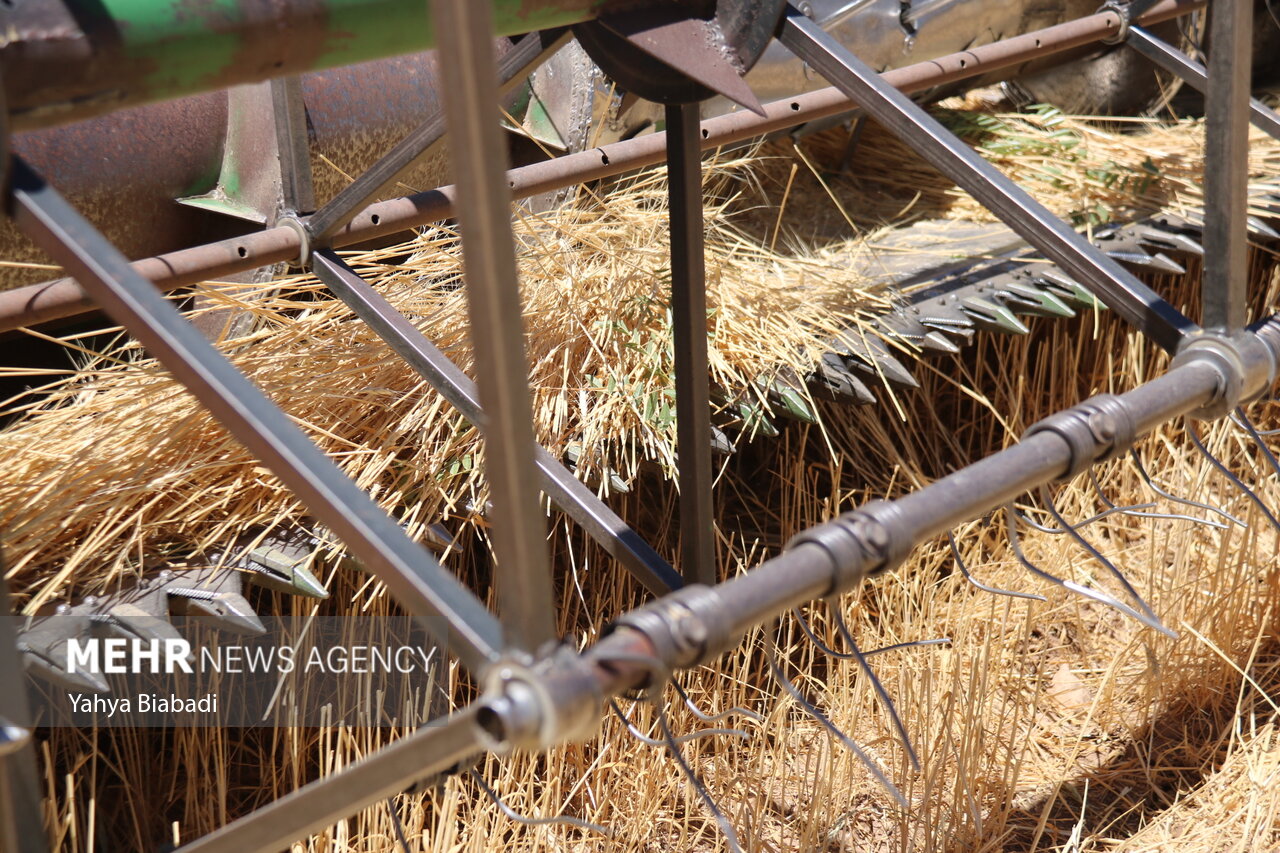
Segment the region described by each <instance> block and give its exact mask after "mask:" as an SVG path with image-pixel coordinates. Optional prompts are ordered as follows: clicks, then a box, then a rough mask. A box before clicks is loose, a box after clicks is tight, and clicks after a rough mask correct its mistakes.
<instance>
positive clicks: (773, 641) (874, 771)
mask: <svg viewBox="0 0 1280 853" xmlns="http://www.w3.org/2000/svg"><path fill="white" fill-rule="evenodd" d="M777 648H778V636H777V632H776V631H775V632H772V633H771V634H770V637H769V642H767V643H765V647H764V651H765V657H766V658H767V659H768V661H769V672H770V673H772V675H773V679H774V681H776V682H778V686H779V687H781V688H782V689H783V690H785V691H786V692H787V694H788V695H790V696H791V698H792V699H794V700H795V701H796V703H797V704H798V705H799V706H800V707H801V708H802V709H803V710H804V712H805V713H806V714H808V715H809V716H810V717H813V718H814V719H815V720H817V721H818V723H819V724H820V725H821V726H822V727H823V728H824V729H826V730H827V731H828V732H830V733H831V734H832V735H834V736H835V737H836V739H837V740H839V741H840V742H841V743H842V744H844V745H845V747H846V748H847V749H848V750H849V751H850V752H852V753H853V754H854V755H855V756H857V758H858V760H859V761H861V762H862V764H863V766H864V767H866V768H867V770H869V771H871V775H872V776H873V777H874V778H875V780H876V781H877V782H879V783H880V785H881V787H883V788H884V789H885V790H886V791H888V792H889V793H890V794H891V795H892V796H893V798H894V799H895V800H896V801H897V802H898V805H900V806H901V807H902V808H904V809H906V808H909V807H910V805H909V804H908V803H907V798H906V797H904V796H903V795H902V792H901V791H899V790H898V786H896V785H894V784H893V783H892V782H890V781H889V777H888V776H886V775H885V774H884V771H883V770H881V769H880V767H879V765H877V764H876V763H875V762H874V761H872V760H871V757H870V756H869V755H867V754H866V753H865V752H863V751H862V747H860V746H858V744H857V743H855V742H854V740H853V738H851V737H849V736H848V735H847V734H845V733H844V732H843V731H842V730H841V729H840V727H839V726H837V725H836V724H835V723H833V722H831V720H830V719H828V717H827V715H826V714H824V713H822V711H820V710H819V709H818V707H817V706H816V705H814V704H813V703H812V702H810V701H809V700H808V699H806V698H805V697H804V694H803V693H801V692H800V688H798V687H796V686H795V685H794V684H793V683H792V682H791V679H789V678H787V676H786V673H784V672H783V671H782V667H781V665H780V664H779V663H778V656H777V654H776V650H777Z"/></svg>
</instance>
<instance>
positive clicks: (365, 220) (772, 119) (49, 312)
mask: <svg viewBox="0 0 1280 853" xmlns="http://www.w3.org/2000/svg"><path fill="white" fill-rule="evenodd" d="M1205 3H1206V0H1162V2H1160V3H1158V4H1157V5H1155V6H1153V7H1152V8H1151V9H1150V10H1148V11H1147V12H1146V13H1145V14H1143V15H1142V16H1141V17H1140V18H1139V23H1142V24H1146V25H1150V24H1155V23H1159V22H1161V21H1165V20H1168V19H1170V18H1174V17H1177V16H1179V15H1184V14H1187V13H1189V12H1193V11H1195V10H1197V9H1200V8H1202V7H1203V6H1204V5H1205ZM1119 26H1120V18H1119V16H1118V15H1116V14H1115V13H1114V12H1110V11H1107V12H1100V13H1098V14H1096V15H1089V16H1087V17H1084V18H1080V19H1078V20H1075V21H1070V22H1068V23H1065V24H1058V25H1056V26H1052V27H1047V28H1045V29H1043V30H1037V31H1035V32H1031V33H1027V34H1026V35H1021V36H1016V37H1014V38H1011V39H1005V40H1004V41H999V42H994V43H992V44H988V45H982V46H980V47H975V48H973V49H971V50H967V51H961V52H959V53H953V54H950V55H948V56H943V57H939V58H938V59H932V60H929V61H927V62H919V63H916V64H914V65H908V66H904V67H903V68H899V69H896V70H893V71H888V72H886V73H885V75H884V78H885V80H886V81H887V82H888V83H890V84H891V85H893V86H895V87H897V88H899V89H901V90H902V91H904V92H907V93H912V92H920V91H924V90H927V89H931V88H933V87H935V86H940V85H942V84H944V83H951V82H955V81H957V80H963V79H967V78H970V77H977V76H983V75H988V74H992V73H995V72H1011V71H1013V70H1016V69H1017V67H1019V66H1021V65H1023V64H1025V63H1027V62H1030V61H1033V60H1039V59H1045V58H1047V57H1050V56H1053V55H1054V54H1057V53H1062V52H1064V51H1067V50H1071V49H1074V48H1077V47H1081V46H1083V45H1087V44H1091V43H1094V42H1098V41H1100V40H1102V39H1105V38H1110V37H1114V36H1115V34H1116V33H1117V31H1118V28H1119ZM853 108H854V104H853V103H852V102H851V101H850V100H849V99H848V98H846V97H845V96H844V95H843V94H841V93H840V92H839V90H837V89H836V88H834V87H831V88H827V89H820V90H818V91H816V92H810V93H808V94H805V95H799V96H797V97H795V98H784V99H782V100H778V101H773V102H772V103H769V104H767V105H766V106H765V117H764V118H760V117H759V116H756V115H754V114H752V113H749V112H746V111H740V112H737V113H730V114H728V115H724V116H720V117H718V118H714V119H710V120H708V121H705V122H703V124H702V129H703V133H704V136H703V142H702V147H703V149H704V150H705V149H711V148H716V147H719V146H722V145H729V144H732V143H735V142H741V141H743V140H747V139H752V138H755V137H758V136H763V135H766V134H770V133H775V132H777V131H782V130H786V129H788V128H791V127H794V126H796V125H798V124H803V123H805V122H809V121H815V120H817V119H821V118H827V117H829V116H834V115H839V114H841V113H845V112H848V111H850V110H852V109H853ZM665 148H666V136H665V134H663V133H654V134H649V135H647V136H640V137H636V138H634V139H629V140H625V141H623V142H618V143H614V144H612V145H606V146H604V147H601V148H593V149H589V150H587V151H583V152H580V153H577V154H570V155H567V156H564V157H559V158H556V159H554V160H549V161H546V162H542V163H535V164H532V165H530V166H523V167H521V168H518V169H513V170H511V171H510V172H509V173H508V176H507V177H508V183H509V184H510V188H511V194H512V197H514V198H528V197H530V196H534V195H538V194H539V193H544V192H549V191H551V190H556V189H560V188H563V187H566V186H570V185H572V184H575V183H580V182H583V181H592V180H598V179H600V178H607V177H611V176H614V175H618V174H622V173H624V172H629V171H633V170H635V169H641V168H644V167H646V166H652V165H654V164H656V163H661V162H662V161H663V159H664V156H665V153H664V152H665ZM454 198H455V197H454V189H453V187H441V188H440V189H436V190H431V191H429V192H425V193H418V194H416V195H411V196H406V197H404V198H399V199H392V200H390V201H384V202H380V203H378V204H374V205H370V206H369V207H367V208H365V209H364V210H363V211H362V212H361V213H360V214H358V215H357V216H355V217H354V218H353V219H352V220H351V222H350V223H348V224H347V226H346V227H345V228H343V229H341V230H339V231H338V232H337V233H335V234H334V237H333V244H332V245H333V246H335V247H338V248H340V247H342V246H349V245H352V244H354V243H360V242H363V241H365V240H371V239H374V238H376V237H383V236H386V235H390V234H395V233H398V232H400V231H405V230H408V229H410V228H417V227H420V226H422V225H426V224H429V223H432V222H437V221H439V220H442V219H448V218H450V217H452V216H454V215H455V213H456V212H455V210H454ZM301 248H302V247H301V242H300V240H299V236H298V233H297V232H296V231H294V230H293V229H292V228H283V227H282V228H268V229H266V230H263V231H260V232H257V233H254V234H248V235H245V236H244V237H239V238H235V239H231V240H221V241H218V242H215V243H208V244H206V245H203V246H196V247H193V248H190V249H183V250H180V251H177V252H170V253H168V254H165V255H159V256H156V257H152V258H146V259H143V260H140V261H136V262H135V263H134V265H133V267H134V270H135V271H136V272H138V273H139V274H140V275H142V276H143V277H144V278H147V279H149V280H150V281H151V282H152V283H153V284H155V285H156V286H157V287H159V288H160V289H161V290H164V291H170V290H176V289H178V288H182V287H189V286H190V285H193V284H199V283H200V282H203V281H210V280H216V279H219V278H222V277H226V276H231V275H234V274H235V273H238V272H243V271H245V270H249V269H254V268H255V267H259V266H265V265H267V264H275V263H283V262H285V261H289V260H292V259H294V258H296V257H298V255H299V253H300V251H301ZM94 308H95V306H94V303H93V300H91V299H89V298H88V297H87V296H86V295H85V292H84V291H83V290H82V289H81V288H80V286H79V285H78V284H76V282H75V281H74V280H72V279H67V278H64V279H58V280H56V281H50V282H45V283H43V284H36V285H30V286H28V287H22V288H17V289H15V290H11V291H7V292H4V293H0V332H5V331H10V330H12V329H18V328H22V327H24V326H33V325H37V324H39V323H44V322H48V321H50V320H56V319H59V318H62V317H70V316H74V315H76V314H82V313H84V312H86V311H92V310H93V309H94Z"/></svg>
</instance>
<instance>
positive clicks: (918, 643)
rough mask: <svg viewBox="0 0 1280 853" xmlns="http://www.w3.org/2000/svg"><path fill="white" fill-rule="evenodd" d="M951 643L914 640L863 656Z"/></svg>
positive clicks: (945, 638) (933, 640) (935, 640)
mask: <svg viewBox="0 0 1280 853" xmlns="http://www.w3.org/2000/svg"><path fill="white" fill-rule="evenodd" d="M1043 597H1044V596H1041V598H1043ZM950 643H951V638H950V637H935V638H934V639H932V640H912V641H911V642H909V643H894V644H893V645H891V646H881V647H880V648H878V649H872V650H871V651H869V652H863V653H862V656H863V657H864V658H869V657H871V656H872V655H882V654H884V653H885V652H896V651H898V650H899V649H914V648H917V647H919V646H946V645H949V644H950Z"/></svg>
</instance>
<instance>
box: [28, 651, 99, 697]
mask: <svg viewBox="0 0 1280 853" xmlns="http://www.w3.org/2000/svg"><path fill="white" fill-rule="evenodd" d="M18 651H19V652H20V653H21V655H22V665H23V668H24V669H26V671H27V672H28V673H30V674H31V675H33V676H35V677H36V678H39V679H41V680H42V681H47V682H49V683H50V684H53V685H55V686H57V687H60V688H63V689H64V690H75V691H87V692H89V693H110V692H111V685H109V684H107V682H106V680H105V679H104V678H103V677H102V676H101V675H99V674H98V673H95V672H71V671H70V666H69V665H68V663H67V657H66V652H65V651H64V652H62V653H61V654H58V653H56V652H53V651H52V650H51V649H43V650H40V649H34V648H32V647H30V646H26V645H24V644H23V643H21V642H19V644H18Z"/></svg>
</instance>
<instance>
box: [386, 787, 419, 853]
mask: <svg viewBox="0 0 1280 853" xmlns="http://www.w3.org/2000/svg"><path fill="white" fill-rule="evenodd" d="M387 812H388V813H389V814H390V815H391V830H392V831H393V832H394V833H395V834H396V843H397V844H399V845H400V849H401V850H403V851H404V853H413V848H412V847H410V846H409V838H408V836H407V835H406V834H405V831H404V821H402V820H401V819H400V810H399V809H397V808H396V798H395V797H387Z"/></svg>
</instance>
